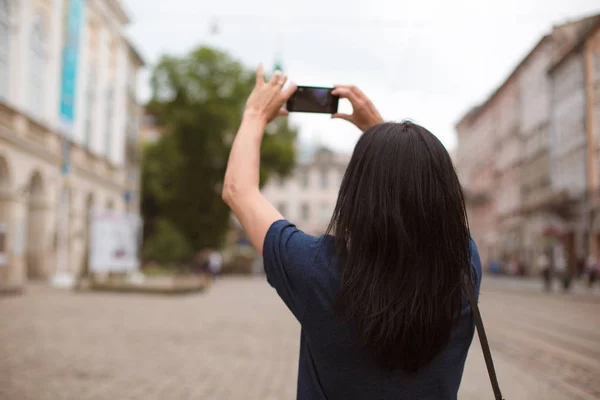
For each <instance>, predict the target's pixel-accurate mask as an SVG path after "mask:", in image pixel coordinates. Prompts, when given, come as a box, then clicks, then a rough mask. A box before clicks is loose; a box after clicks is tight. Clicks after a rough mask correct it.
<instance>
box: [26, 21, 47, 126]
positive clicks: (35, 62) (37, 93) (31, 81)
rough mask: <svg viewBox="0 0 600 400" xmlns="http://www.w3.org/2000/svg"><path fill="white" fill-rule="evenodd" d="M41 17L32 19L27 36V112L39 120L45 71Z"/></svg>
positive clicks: (44, 36)
mask: <svg viewBox="0 0 600 400" xmlns="http://www.w3.org/2000/svg"><path fill="white" fill-rule="evenodd" d="M45 33H46V32H45V27H44V21H43V19H42V17H41V16H39V15H38V16H37V17H36V18H34V21H33V25H32V26H31V32H30V36H29V71H28V98H29V110H30V112H31V114H32V115H33V116H34V117H37V118H41V117H42V111H43V105H44V103H43V99H44V98H45V96H44V73H45V71H46V40H45V38H46V34H45Z"/></svg>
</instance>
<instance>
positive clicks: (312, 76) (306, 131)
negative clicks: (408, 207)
mask: <svg viewBox="0 0 600 400" xmlns="http://www.w3.org/2000/svg"><path fill="white" fill-rule="evenodd" d="M124 2H125V5H126V7H127V9H128V10H129V12H130V14H131V17H132V20H133V22H132V24H131V26H130V28H129V35H130V37H131V38H132V40H133V42H134V43H135V45H136V46H137V47H138V48H139V50H140V52H141V53H142V55H143V56H144V57H145V59H146V60H147V61H148V63H150V64H152V63H154V62H155V61H156V60H157V59H158V58H159V57H160V55H162V54H165V53H170V54H183V53H184V52H186V51H188V50H190V49H192V48H194V47H195V46H197V45H200V44H205V45H211V46H215V47H218V48H221V49H224V50H227V51H228V52H230V53H231V54H232V55H233V56H234V57H237V58H239V59H240V60H242V62H243V63H244V64H246V65H248V66H250V67H254V66H255V65H257V64H258V63H259V62H264V63H265V66H266V68H271V66H272V65H273V63H274V60H275V59H276V57H277V54H280V55H281V60H282V62H283V67H284V70H285V72H286V73H287V74H288V75H289V76H290V79H292V80H293V81H294V82H296V83H297V84H300V85H323V86H330V85H332V84H335V83H350V84H355V85H357V86H359V87H360V88H362V89H363V91H364V92H365V93H366V94H367V95H368V96H369V97H371V99H372V100H373V102H374V103H375V105H376V107H377V108H378V109H379V110H380V111H381V113H382V115H383V117H384V118H385V119H388V120H401V119H405V118H409V119H412V120H414V121H416V122H418V123H420V124H422V125H423V126H425V127H426V128H428V129H429V130H431V131H432V132H433V133H434V134H436V135H437V136H438V137H439V138H440V139H441V140H442V142H443V143H444V144H445V145H446V146H448V147H449V148H453V147H454V146H455V145H456V138H455V133H454V124H455V123H456V121H458V119H459V118H460V117H461V116H462V115H463V114H464V113H465V112H466V111H467V110H468V109H469V108H470V107H472V106H473V105H475V104H477V103H479V102H481V101H482V100H484V99H485V98H486V97H487V96H488V95H489V94H490V93H491V92H492V91H493V90H494V89H495V87H497V85H499V84H500V83H501V82H502V81H503V80H504V79H505V78H506V77H507V75H508V74H509V73H510V71H511V70H512V68H513V67H514V66H515V65H516V64H517V63H518V62H519V60H520V59H521V58H522V57H523V56H525V55H526V54H527V52H528V51H529V50H530V48H531V47H532V46H533V45H535V43H536V42H537V41H538V40H539V38H540V37H541V35H543V34H545V33H547V32H549V31H550V30H551V29H552V25H554V24H559V23H563V22H566V21H567V20H571V19H576V18H578V17H581V16H587V15H590V14H594V13H600V6H598V1H597V0H501V1H494V2H491V1H488V0H437V1H434V0H414V1H411V2H407V1H401V0H301V1H275V0H264V1H247V0H218V1H198V0H168V1H164V0H124ZM215 22H217V25H218V27H219V30H218V33H217V34H214V33H213V32H212V29H211V26H213V25H214V23H215ZM142 79H143V81H144V82H143V86H142V99H143V100H146V99H147V98H148V95H149V89H148V86H147V83H146V79H147V74H143V77H142ZM340 109H341V110H342V111H344V110H348V109H349V106H348V104H344V103H342V104H341V105H340ZM290 118H291V120H292V122H293V123H294V124H295V125H296V126H298V127H299V128H300V140H301V142H303V143H305V144H306V143H313V144H323V145H328V146H331V147H333V148H334V149H336V150H340V151H347V152H350V151H352V148H353V147H354V144H355V143H356V139H357V138H358V135H359V132H358V131H357V129H356V128H354V127H352V126H350V125H349V124H348V123H347V122H345V121H339V120H331V119H330V118H329V117H328V116H324V115H306V114H298V115H293V116H292V117H290Z"/></svg>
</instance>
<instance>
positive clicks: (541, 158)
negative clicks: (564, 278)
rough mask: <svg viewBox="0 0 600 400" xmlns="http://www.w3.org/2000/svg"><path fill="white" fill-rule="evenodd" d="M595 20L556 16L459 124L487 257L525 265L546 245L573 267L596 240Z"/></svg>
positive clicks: (464, 178)
mask: <svg viewBox="0 0 600 400" xmlns="http://www.w3.org/2000/svg"><path fill="white" fill-rule="evenodd" d="M599 30H600V16H593V17H589V18H584V19H581V20H577V21H573V22H568V23H565V24H562V25H558V26H555V27H554V28H553V30H552V32H551V33H549V34H548V35H546V36H544V37H543V38H542V39H541V40H540V41H539V42H538V43H537V45H536V46H535V47H534V48H533V49H532V50H531V52H530V53H529V54H528V55H527V56H526V57H525V58H524V59H523V60H522V61H521V62H520V63H519V64H518V65H517V67H516V68H515V69H514V70H513V71H512V72H511V74H510V75H509V77H508V78H507V79H506V80H505V81H504V83H503V84H502V85H500V87H499V88H498V89H497V90H496V91H495V92H494V93H493V94H492V96H490V98H488V99H487V100H486V101H485V102H484V103H483V104H482V105H479V106H477V107H475V108H474V109H473V110H471V111H469V112H468V113H467V114H466V115H465V116H464V117H463V118H462V119H461V120H460V122H459V123H458V124H457V126H456V130H457V134H458V149H457V162H456V163H457V168H458V170H459V175H460V176H461V182H462V184H463V186H464V188H465V192H466V193H467V201H468V211H469V214H470V218H471V224H472V228H473V229H472V231H473V232H472V233H473V236H474V237H475V239H476V240H477V241H478V243H483V244H484V247H485V248H486V249H484V251H483V253H484V257H483V258H484V262H486V263H487V262H489V261H490V260H491V259H503V260H504V261H510V260H512V259H518V260H520V261H521V262H523V263H525V264H526V265H527V266H530V267H531V266H533V264H534V260H535V256H536V255H537V254H539V253H541V252H542V251H551V250H552V251H551V254H553V255H554V257H555V258H556V257H562V258H564V259H565V261H567V263H568V266H569V268H570V270H571V271H572V272H574V270H575V266H576V263H577V260H581V259H583V258H584V257H585V256H586V255H587V254H589V252H590V251H596V250H594V249H595V248H597V247H598V246H597V241H598V234H596V233H595V232H596V231H598V232H600V229H598V228H596V227H595V226H594V225H593V223H592V222H590V221H592V216H593V215H592V213H593V212H594V211H593V208H594V207H593V202H591V197H592V195H591V193H596V191H597V187H598V173H597V168H598V159H597V154H598V144H597V143H596V142H595V140H596V138H597V136H598V134H599V132H598V128H597V125H596V121H598V119H599V117H598V116H599V115H600V110H599V106H598V104H600V101H599V100H598V97H600V96H598V92H599V91H600V90H599V89H597V87H598V81H599V77H598V76H599V75H600V73H599V72H598V71H599V70H600V61H598V62H597V63H595V60H600V55H599V54H600V51H599V48H598V33H597V32H598V31H599ZM481 180H483V181H484V184H482V183H481ZM599 225H600V223H599ZM480 246H481V244H480Z"/></svg>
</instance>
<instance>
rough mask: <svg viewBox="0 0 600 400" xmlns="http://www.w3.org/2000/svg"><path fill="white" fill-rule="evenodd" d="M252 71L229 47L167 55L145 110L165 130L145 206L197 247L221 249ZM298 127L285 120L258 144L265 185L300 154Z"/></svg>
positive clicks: (148, 167)
mask: <svg viewBox="0 0 600 400" xmlns="http://www.w3.org/2000/svg"><path fill="white" fill-rule="evenodd" d="M253 85H254V71H252V70H249V69H247V68H245V67H244V66H243V65H242V64H241V63H240V62H238V61H236V60H234V59H233V58H231V57H230V56H229V55H228V54H227V53H225V52H222V51H218V50H215V49H211V48H207V47H200V48H198V49H196V50H194V51H192V52H191V53H190V54H188V55H186V56H183V57H172V56H165V57H163V58H162V59H161V60H160V61H159V63H158V64H157V65H156V67H155V68H154V70H153V73H152V80H151V87H152V99H151V101H150V102H149V104H148V111H149V113H150V114H152V115H153V116H154V118H155V120H156V122H157V124H158V125H159V126H161V127H163V128H165V131H166V132H167V133H166V134H165V135H163V136H162V138H161V139H160V140H159V141H158V142H157V143H156V144H154V145H151V146H150V147H149V148H147V149H146V150H145V154H144V155H145V157H144V166H143V173H142V179H143V199H142V212H143V214H144V217H145V219H146V224H147V225H148V227H149V231H147V232H146V233H151V231H152V226H153V220H154V219H156V218H158V217H161V218H166V219H168V220H169V221H171V222H172V224H173V226H174V227H175V228H176V230H177V231H178V232H181V233H182V234H183V236H184V237H185V238H186V240H187V242H188V243H189V244H190V245H191V246H192V247H193V248H194V249H196V250H198V249H201V248H205V247H219V246H220V245H221V244H222V242H223V239H224V235H225V234H226V232H227V229H228V226H229V224H228V218H229V209H228V207H227V206H226V205H225V204H224V203H223V201H222V200H221V187H222V182H223V177H224V175H225V168H226V164H227V159H228V157H229V151H230V149H231V143H232V140H233V138H234V135H235V132H236V130H237V128H238V126H239V124H240V121H241V117H242V113H243V108H244V104H245V101H246V98H247V97H248V95H249V94H250V91H251V90H252V87H253ZM296 134H297V131H296V130H295V129H294V128H292V127H290V126H289V125H288V122H287V121H286V120H277V121H275V122H274V123H272V124H271V125H270V126H268V127H267V133H266V134H265V137H264V140H263V144H262V147H261V169H260V181H261V185H262V184H264V182H266V180H267V179H268V177H269V175H271V174H273V173H275V174H278V175H280V176H285V175H286V174H288V173H289V172H290V171H291V169H292V168H293V166H294V164H295V160H296V151H295V146H294V143H295V138H296Z"/></svg>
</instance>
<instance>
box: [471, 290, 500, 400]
mask: <svg viewBox="0 0 600 400" xmlns="http://www.w3.org/2000/svg"><path fill="white" fill-rule="evenodd" d="M466 287H467V296H468V297H469V303H470V304H471V310H472V311H473V318H474V319H475V326H476V327H477V335H478V336H479V342H480V343H481V350H482V351H483V358H484V359H485V365H486V367H487V370H488V374H489V376H490V382H491V383H492V389H493V390H494V396H495V397H496V400H503V398H502V393H501V392H500V386H499V385H498V377H496V369H495V368H494V360H492V352H491V351H490V345H489V343H488V340H487V336H486V334H485V329H484V328H483V320H482V319H481V313H480V312H479V307H478V306H477V299H476V298H475V290H474V289H473V284H472V283H470V282H469V283H467V284H466Z"/></svg>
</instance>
